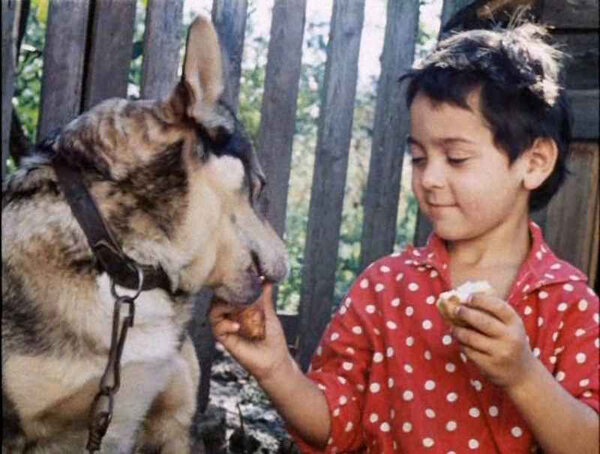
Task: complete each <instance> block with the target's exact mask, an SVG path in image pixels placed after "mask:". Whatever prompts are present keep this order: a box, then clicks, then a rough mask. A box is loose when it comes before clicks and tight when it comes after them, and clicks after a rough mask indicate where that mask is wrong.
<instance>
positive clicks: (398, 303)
mask: <svg viewBox="0 0 600 454" xmlns="http://www.w3.org/2000/svg"><path fill="white" fill-rule="evenodd" d="M391 304H392V307H398V306H400V298H394V299H393V300H392V302H391Z"/></svg>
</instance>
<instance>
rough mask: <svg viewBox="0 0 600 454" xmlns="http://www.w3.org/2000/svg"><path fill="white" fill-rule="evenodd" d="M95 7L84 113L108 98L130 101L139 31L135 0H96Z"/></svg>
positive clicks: (86, 67) (93, 4)
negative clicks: (131, 68)
mask: <svg viewBox="0 0 600 454" xmlns="http://www.w3.org/2000/svg"><path fill="white" fill-rule="evenodd" d="M91 5H92V6H91V8H92V23H91V24H90V25H91V26H90V31H89V38H88V42H89V43H90V44H89V52H88V54H87V56H86V63H85V83H84V88H83V90H84V95H83V108H82V109H81V110H82V111H85V110H88V109H90V108H91V107H93V106H94V105H96V104H98V103H99V102H101V101H104V100H105V99H108V98H113V97H118V98H126V97H127V83H128V76H129V66H130V63H131V52H132V49H133V31H134V27H135V0H120V1H118V2H115V1H112V0H95V1H94V2H92V4H91Z"/></svg>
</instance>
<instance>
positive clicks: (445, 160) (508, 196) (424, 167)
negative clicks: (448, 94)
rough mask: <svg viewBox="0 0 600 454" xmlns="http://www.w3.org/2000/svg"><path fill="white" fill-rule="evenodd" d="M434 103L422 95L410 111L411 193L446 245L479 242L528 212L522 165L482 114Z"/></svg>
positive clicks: (474, 105) (473, 103) (475, 100)
mask: <svg viewBox="0 0 600 454" xmlns="http://www.w3.org/2000/svg"><path fill="white" fill-rule="evenodd" d="M468 104H469V106H470V108H471V110H466V109H463V108H460V107H458V106H454V105H451V104H447V103H441V104H434V103H433V102H432V101H431V99H430V98H428V97H427V96H425V95H423V94H422V93H419V94H417V96H416V97H415V99H414V101H413V103H412V106H411V132H410V138H409V142H410V148H411V154H412V157H413V178H412V187H413V191H414V193H415V195H416V197H417V199H418V201H419V205H420V207H421V210H422V211H423V212H424V213H425V215H427V217H428V218H429V219H430V220H431V222H432V223H433V227H434V230H435V232H436V233H437V234H438V235H439V236H440V237H442V238H443V239H445V240H449V241H457V240H466V239H473V238H477V237H479V236H481V235H483V234H485V233H487V232H489V231H491V230H493V229H495V228H497V227H499V226H500V225H503V224H505V223H507V222H511V220H515V219H520V218H522V217H523V216H525V219H526V215H527V213H528V204H527V199H528V191H527V190H526V189H525V188H524V186H523V184H522V181H523V175H524V171H525V169H524V167H525V165H524V163H523V162H522V161H523V160H521V159H517V160H516V161H515V162H513V163H512V165H509V160H508V156H507V155H506V153H505V152H503V151H502V150H501V149H499V148H497V147H496V145H495V144H494V140H493V135H492V132H491V131H490V129H489V128H488V126H487V125H486V122H485V119H484V118H483V116H482V115H481V113H480V111H479V107H478V106H479V93H478V91H475V92H473V93H472V94H471V95H470V96H469V98H468Z"/></svg>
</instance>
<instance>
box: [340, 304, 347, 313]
mask: <svg viewBox="0 0 600 454" xmlns="http://www.w3.org/2000/svg"><path fill="white" fill-rule="evenodd" d="M346 312H348V308H347V307H346V306H344V305H342V307H340V310H339V313H340V314H342V315H344V314H345V313H346Z"/></svg>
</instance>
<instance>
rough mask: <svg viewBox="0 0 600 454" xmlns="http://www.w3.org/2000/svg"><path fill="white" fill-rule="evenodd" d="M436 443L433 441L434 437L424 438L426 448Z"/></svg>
mask: <svg viewBox="0 0 600 454" xmlns="http://www.w3.org/2000/svg"><path fill="white" fill-rule="evenodd" d="M434 444H435V442H434V441H433V438H429V437H427V438H423V446H425V447H426V448H431V447H432V446H433V445H434Z"/></svg>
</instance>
